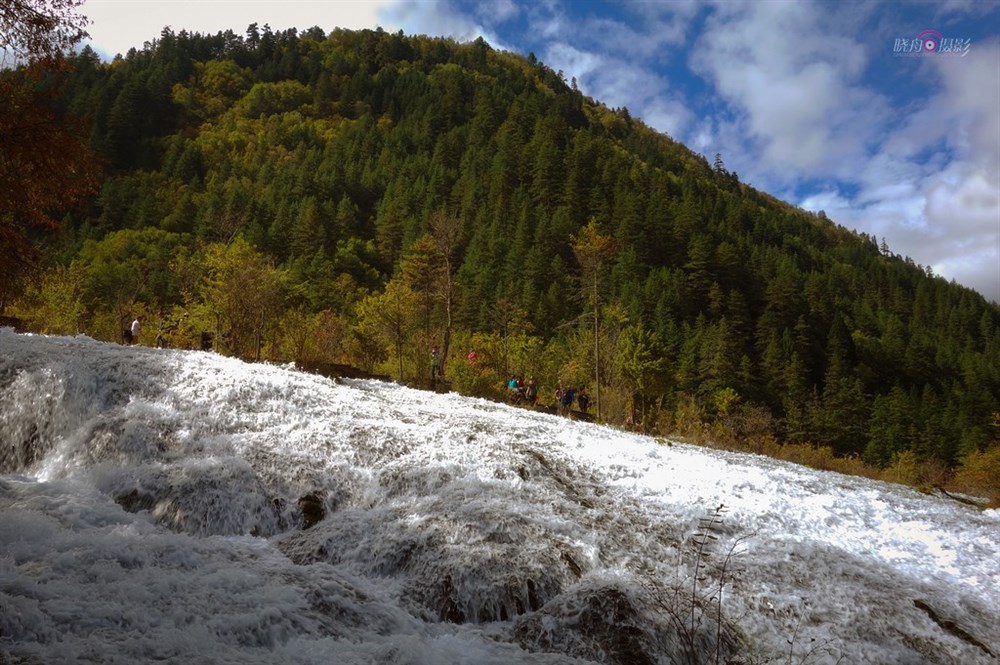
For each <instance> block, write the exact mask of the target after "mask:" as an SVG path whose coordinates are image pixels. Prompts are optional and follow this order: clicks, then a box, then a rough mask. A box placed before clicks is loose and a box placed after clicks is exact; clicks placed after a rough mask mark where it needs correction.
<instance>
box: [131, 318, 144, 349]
mask: <svg viewBox="0 0 1000 665" xmlns="http://www.w3.org/2000/svg"><path fill="white" fill-rule="evenodd" d="M141 330H142V314H140V315H139V316H137V317H135V321H133V322H132V327H131V328H130V329H129V332H130V333H131V336H130V337H129V338H128V341H129V343H130V344H138V343H139V332H140V331H141Z"/></svg>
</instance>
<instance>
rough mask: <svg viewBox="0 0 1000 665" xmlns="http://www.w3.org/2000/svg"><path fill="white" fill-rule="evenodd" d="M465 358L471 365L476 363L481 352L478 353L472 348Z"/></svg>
mask: <svg viewBox="0 0 1000 665" xmlns="http://www.w3.org/2000/svg"><path fill="white" fill-rule="evenodd" d="M465 359H466V360H468V361H469V364H470V365H475V364H476V361H477V360H479V354H477V353H476V350H475V349H470V350H469V355H467V356H465Z"/></svg>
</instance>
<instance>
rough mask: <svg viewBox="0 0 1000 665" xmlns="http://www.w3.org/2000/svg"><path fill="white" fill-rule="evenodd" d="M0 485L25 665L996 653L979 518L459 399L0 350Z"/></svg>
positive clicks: (881, 488)
mask: <svg viewBox="0 0 1000 665" xmlns="http://www.w3.org/2000/svg"><path fill="white" fill-rule="evenodd" d="M0 472H2V475H0V655H3V656H4V657H6V658H8V659H10V660H13V661H14V662H19V661H18V659H21V660H23V662H28V663H46V664H54V663H86V662H93V663H136V662H138V663H152V662H173V663H317V664H319V663H330V662H336V663H346V664H354V663H358V664H360V663H399V664H403V663H406V664H413V665H441V664H443V663H445V664H446V663H455V664H466V663H467V664H470V665H471V664H480V663H497V664H500V663H543V664H546V663H628V664H632V663H636V664H642V663H651V664H652V663H656V664H658V663H688V662H705V663H707V662H715V660H714V655H715V654H716V652H717V651H718V653H719V654H720V660H719V662H726V660H727V659H729V660H730V661H731V662H760V661H763V660H765V659H772V662H775V661H776V662H790V663H836V662H841V663H913V664H917V663H962V664H965V663H993V662H997V656H998V655H1000V609H998V608H1000V558H998V557H997V551H998V546H1000V514H998V512H997V511H995V510H987V511H981V510H978V509H976V508H974V507H971V506H967V505H964V504H960V503H958V502H954V501H948V500H945V499H941V498H937V497H932V496H926V495H923V494H921V493H919V492H917V491H915V490H913V489H910V488H906V487H902V486H896V485H890V484H886V483H880V482H875V481H871V480H867V479H860V478H853V477H847V476H842V475H838V474H834V473H826V472H819V471H813V470H810V469H806V468H803V467H798V466H795V465H791V464H786V463H782V462H778V461H775V460H771V459H768V458H764V457H759V456H752V455H743V454H736V453H726V452H721V451H714V450H708V449H703V448H697V447H692V446H687V445H683V444H679V443H671V442H665V441H658V440H655V439H652V438H649V437H644V436H640V435H635V434H631V433H626V432H622V431H618V430H616V429H613V428H609V427H604V426H597V425H591V424H586V423H580V422H575V421H571V420H567V419H563V418H559V417H556V416H551V415H547V414H541V413H534V412H531V411H527V410H524V409H517V408H512V407H508V406H505V405H500V404H495V403H491V402H488V401H484V400H478V399H472V398H465V397H461V396H457V395H440V394H435V393H431V392H426V391H419V390H412V389H408V388H404V387H400V386H397V385H394V384H389V383H381V382H376V381H361V380H340V381H333V380H330V379H326V378H322V377H318V376H315V375H310V374H307V373H304V372H301V371H298V370H296V369H295V368H294V367H290V366H288V367H282V366H271V365H262V364H247V363H243V362H240V361H238V360H235V359H231V358H226V357H222V356H219V355H217V354H213V353H203V352H185V351H170V350H163V349H152V348H143V347H121V346H118V345H114V344H105V343H100V342H96V341H94V340H91V339H89V338H86V337H75V338H65V337H46V336H37V335H36V336H32V335H16V334H14V333H13V331H11V330H10V329H0ZM720 507H721V508H720ZM713 515H714V516H716V517H717V519H714V520H712V517H713ZM707 520H712V521H711V523H709V522H708V521H707ZM706 527H707V528H706ZM720 597H721V602H720ZM692 601H694V604H692ZM720 616H721V618H722V621H721V627H720V625H719V624H718V621H717V620H718V619H719V617H720ZM0 660H2V658H0Z"/></svg>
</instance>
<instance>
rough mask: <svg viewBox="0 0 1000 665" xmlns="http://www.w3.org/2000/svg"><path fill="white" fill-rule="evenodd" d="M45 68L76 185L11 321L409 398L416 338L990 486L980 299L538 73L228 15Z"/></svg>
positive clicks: (658, 422)
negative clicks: (204, 28)
mask: <svg viewBox="0 0 1000 665" xmlns="http://www.w3.org/2000/svg"><path fill="white" fill-rule="evenodd" d="M68 64H69V68H68V71H66V72H65V73H64V74H63V75H62V79H63V84H64V87H63V88H62V93H61V96H60V97H59V100H60V102H59V105H60V108H59V110H60V112H64V113H68V114H70V115H72V116H75V117H77V118H81V119H83V120H84V121H85V122H86V123H88V125H87V126H88V128H89V129H88V130H87V131H89V136H88V137H87V139H88V140H89V142H90V145H91V146H92V147H93V149H94V151H95V152H96V153H97V155H98V156H99V157H100V158H101V160H102V161H103V171H102V173H101V174H100V187H99V190H98V191H96V192H95V194H94V196H93V197H92V199H91V200H89V202H88V203H87V205H86V206H85V207H84V208H83V209H79V208H77V209H73V210H72V211H62V212H61V213H60V216H61V217H62V218H63V227H64V231H65V232H64V233H61V234H58V235H56V234H52V233H48V232H46V233H44V234H43V233H39V232H37V231H36V232H35V233H34V235H33V236H32V237H33V239H34V241H35V242H36V243H40V244H41V245H43V246H44V247H45V248H46V256H47V257H48V258H47V260H46V262H45V263H44V264H43V269H42V270H40V271H37V272H36V273H35V275H34V277H33V278H32V279H25V280H24V281H22V282H19V291H18V293H20V297H19V298H18V299H17V300H16V301H15V302H13V304H11V305H9V306H8V307H7V310H8V313H12V314H14V315H16V316H18V317H20V318H22V319H24V320H25V321H27V322H28V324H29V325H30V326H31V327H33V328H34V329H37V330H39V331H43V332H49V333H76V332H83V333H86V334H88V335H91V336H93V337H95V338H98V339H107V340H120V339H121V334H122V329H123V327H125V326H126V325H127V324H128V323H129V322H130V321H131V320H132V318H133V317H134V316H135V315H136V314H139V313H143V314H145V315H146V324H145V329H144V332H143V336H142V338H141V342H142V343H146V344H153V343H154V340H155V338H156V336H157V331H159V332H160V333H161V335H160V336H161V338H162V340H163V341H164V343H166V344H169V345H171V346H179V347H184V346H190V347H194V346H197V345H198V344H199V337H200V333H201V332H203V331H205V332H210V333H213V334H214V335H215V339H214V342H215V346H216V348H217V349H218V350H220V351H221V352H223V353H230V354H234V355H239V356H243V357H248V358H258V359H266V360H275V361H288V360H294V361H299V362H336V363H346V364H352V365H355V366H358V367H362V368H364V369H366V370H368V371H376V372H381V373H385V374H390V375H392V376H393V377H394V378H397V379H400V380H402V381H405V382H407V383H412V384H417V385H428V384H429V382H430V361H429V351H430V349H431V348H432V347H433V346H439V347H441V349H442V351H443V353H444V368H443V369H444V377H445V379H446V381H448V385H449V386H450V387H451V389H454V390H459V391H462V392H466V393H471V394H479V395H484V396H494V397H502V396H503V395H504V391H505V389H504V385H505V382H506V379H507V378H508V377H509V376H510V375H512V374H520V375H523V376H524V377H525V378H527V377H528V376H530V375H534V376H536V377H537V378H538V381H539V384H540V386H541V391H540V395H541V400H542V401H543V402H549V401H551V397H550V396H551V394H552V391H553V390H554V389H555V387H556V386H557V385H558V384H559V383H560V382H562V383H564V384H565V385H573V386H577V387H579V386H584V385H587V386H588V387H589V390H590V393H591V395H592V408H593V410H596V411H597V415H598V417H599V418H600V419H601V420H603V421H608V422H611V423H615V424H630V425H633V426H635V427H641V428H643V429H645V430H646V431H650V432H659V433H663V434H671V433H681V434H688V435H698V434H700V435H706V436H711V437H715V438H718V439H730V440H734V441H744V442H751V444H752V445H754V446H757V447H758V448H760V449H764V448H765V447H766V446H767V445H772V444H773V443H774V442H775V441H778V442H786V443H803V444H813V445H816V446H821V447H829V449H830V450H831V451H832V452H833V453H835V454H837V455H841V456H848V457H849V456H857V457H860V458H862V459H863V460H865V461H866V462H868V463H869V464H872V465H875V466H879V467H893V466H895V467H896V468H904V467H905V468H911V467H912V468H913V469H918V471H914V472H913V473H918V474H923V476H925V479H927V480H929V481H930V480H933V477H932V476H933V475H934V472H935V469H940V470H944V469H949V468H955V467H956V466H957V465H959V464H960V463H962V462H964V463H965V467H966V469H967V470H975V471H976V472H979V471H980V470H981V469H982V468H984V467H988V465H989V464H993V465H994V466H996V465H997V459H998V457H1000V454H998V450H1000V445H998V429H1000V423H998V415H997V414H998V412H1000V308H998V307H997V306H996V305H995V304H991V303H988V302H987V301H985V300H984V299H983V298H982V297H981V296H980V295H978V294H977V293H975V292H974V291H972V290H970V289H967V288H964V287H961V286H959V285H957V284H954V283H951V284H950V283H948V282H946V281H945V280H943V279H941V278H940V277H936V276H934V275H933V274H932V273H931V271H930V269H928V268H924V267H921V266H919V265H915V264H914V263H913V262H912V261H911V260H909V259H907V258H903V257H898V256H895V255H893V254H892V252H891V251H890V248H889V247H887V246H886V245H885V242H884V241H883V242H881V243H880V242H879V241H878V240H877V239H876V238H874V237H869V236H866V235H865V234H858V233H856V232H852V231H849V230H847V229H844V228H842V227H839V226H837V225H836V224H835V223H834V221H831V220H828V219H827V218H826V216H825V215H823V214H820V215H814V214H811V213H808V212H805V211H803V210H800V209H796V208H794V207H792V206H790V205H787V204H785V203H782V202H780V201H777V200H775V199H774V198H773V197H770V196H768V195H766V194H764V193H762V192H758V191H756V190H754V189H753V188H750V187H748V186H746V185H745V184H743V183H741V182H740V180H739V178H738V176H737V174H735V173H731V172H729V171H728V170H727V169H726V167H725V164H724V162H723V160H722V158H721V157H720V158H717V159H716V160H715V161H714V163H712V164H710V163H708V162H707V161H706V160H705V159H704V158H702V157H701V156H699V155H697V154H695V153H693V152H692V151H691V150H689V149H687V148H686V147H685V146H683V145H681V144H679V143H677V142H675V141H673V140H672V139H671V138H670V137H668V136H664V135H662V134H658V133H656V132H654V131H653V130H651V129H650V128H648V127H646V126H645V125H643V124H642V123H641V122H639V121H637V120H635V119H633V118H631V117H630V116H629V114H628V112H627V110H625V109H609V108H607V107H606V106H604V105H602V104H601V103H600V101H599V100H593V99H590V98H587V97H585V96H584V95H583V94H581V93H580V92H579V91H578V90H577V89H576V86H575V82H572V81H571V82H567V81H566V80H565V79H564V77H563V76H562V75H561V73H557V72H554V71H552V70H551V69H550V68H548V67H546V66H545V65H544V64H542V63H540V62H537V61H536V59H535V58H534V56H533V55H529V56H528V57H522V56H520V55H515V54H511V53H506V52H500V51H497V50H494V49H492V48H491V47H490V46H489V45H487V44H486V43H485V42H483V41H482V40H477V41H476V42H474V43H464V44H463V43H456V42H454V41H450V40H446V39H435V38H428V37H407V36H404V35H402V34H389V33H385V32H382V31H361V32H351V31H344V30H336V31H334V32H333V33H331V34H325V33H324V32H323V31H322V30H320V29H318V28H312V29H310V30H308V31H305V32H301V33H298V32H296V31H287V32H281V33H272V32H271V31H270V30H269V29H268V28H267V27H266V26H265V27H264V28H263V29H260V28H258V26H256V25H253V26H250V28H249V29H248V30H247V32H246V34H245V35H244V36H240V35H236V34H234V33H232V32H227V33H220V34H217V35H212V36H206V35H198V34H187V33H184V32H181V33H179V34H175V33H173V32H171V31H170V30H164V32H163V33H162V34H161V37H160V39H159V40H157V41H156V42H155V43H150V44H147V46H146V48H144V49H143V50H142V51H135V50H133V51H130V52H129V53H128V54H127V55H126V56H125V57H123V58H118V59H116V60H115V61H113V62H110V63H102V62H100V61H99V59H98V58H97V57H96V55H95V54H94V53H93V52H92V51H89V50H87V49H84V50H83V51H82V52H80V53H79V54H77V55H75V56H73V57H71V58H70V59H69V63H68ZM14 75H16V74H14V73H10V72H8V73H6V74H5V76H14ZM63 215H64V216H63ZM473 349H474V350H475V352H476V355H477V358H476V360H475V362H470V361H469V360H468V359H467V357H466V356H467V354H468V353H469V351H470V350H473Z"/></svg>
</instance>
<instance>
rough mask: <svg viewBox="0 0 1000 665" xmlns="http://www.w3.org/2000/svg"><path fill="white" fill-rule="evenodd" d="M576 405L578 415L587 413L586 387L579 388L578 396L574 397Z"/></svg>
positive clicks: (587, 395)
mask: <svg viewBox="0 0 1000 665" xmlns="http://www.w3.org/2000/svg"><path fill="white" fill-rule="evenodd" d="M576 403H577V404H579V405H580V413H587V406H588V405H590V395H589V394H588V393H587V386H583V387H582V388H580V394H579V395H577V396H576Z"/></svg>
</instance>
